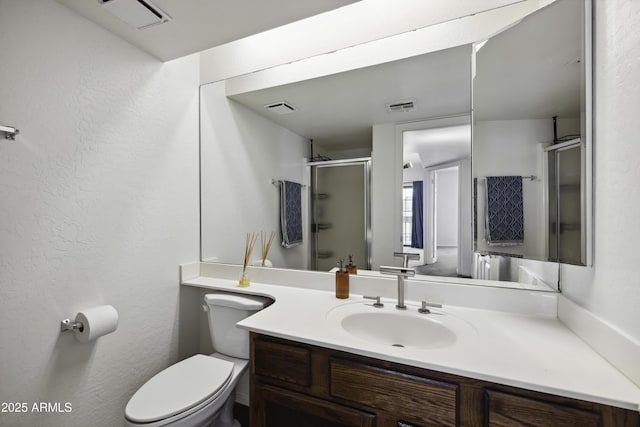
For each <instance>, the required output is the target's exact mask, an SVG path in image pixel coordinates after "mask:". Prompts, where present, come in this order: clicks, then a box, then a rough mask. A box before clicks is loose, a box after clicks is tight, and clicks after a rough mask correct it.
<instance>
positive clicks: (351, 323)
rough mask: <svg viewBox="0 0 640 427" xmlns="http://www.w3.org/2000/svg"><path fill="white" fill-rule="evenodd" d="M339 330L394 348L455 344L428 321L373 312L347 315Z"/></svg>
mask: <svg viewBox="0 0 640 427" xmlns="http://www.w3.org/2000/svg"><path fill="white" fill-rule="evenodd" d="M341 326H342V328H343V329H344V330H345V331H347V332H349V333H350V334H351V335H353V336H354V337H356V338H360V339H363V340H367V341H372V342H374V343H377V344H382V345H390V346H393V347H417V348H436V347H446V346H449V345H451V344H453V343H455V342H456V335H455V334H454V333H453V331H451V330H450V329H449V328H447V327H446V326H444V325H442V324H440V323H439V322H437V321H436V320H434V319H432V318H430V317H426V316H425V317H423V318H419V317H414V316H411V315H407V314H404V313H393V312H373V313H354V314H350V315H347V316H346V317H345V318H344V319H342V322H341Z"/></svg>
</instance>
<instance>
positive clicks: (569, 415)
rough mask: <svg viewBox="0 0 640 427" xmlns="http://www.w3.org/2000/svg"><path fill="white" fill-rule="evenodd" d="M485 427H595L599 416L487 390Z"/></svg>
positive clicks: (599, 420)
mask: <svg viewBox="0 0 640 427" xmlns="http://www.w3.org/2000/svg"><path fill="white" fill-rule="evenodd" d="M485 397H486V404H487V413H486V416H487V418H486V419H487V423H486V425H487V426H489V427H518V426H532V427H533V426H535V427H557V426H563V427H570V426H575V427H599V426H601V425H602V420H601V417H600V415H599V414H597V413H594V412H589V411H584V410H581V409H575V408H571V407H568V406H563V405H559V404H554V403H548V402H542V401H539V400H534V399H529V398H525V397H521V396H517V395H513V394H507V393H500V392H496V391H490V390H487V392H486V395H485Z"/></svg>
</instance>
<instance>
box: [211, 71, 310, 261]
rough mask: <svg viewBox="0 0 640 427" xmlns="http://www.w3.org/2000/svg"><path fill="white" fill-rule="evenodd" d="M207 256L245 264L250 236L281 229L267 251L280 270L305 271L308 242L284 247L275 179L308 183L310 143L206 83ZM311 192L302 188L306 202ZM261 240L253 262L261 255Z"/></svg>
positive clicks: (221, 87)
mask: <svg viewBox="0 0 640 427" xmlns="http://www.w3.org/2000/svg"><path fill="white" fill-rule="evenodd" d="M201 114H202V120H201V134H202V136H201V138H202V236H203V238H202V256H203V259H205V260H215V261H218V262H225V263H232V264H242V261H243V257H244V250H245V237H246V233H249V232H260V231H265V232H266V233H269V232H271V231H275V232H276V238H275V240H274V242H273V244H272V246H271V250H270V251H269V256H268V258H269V260H271V261H272V262H273V265H274V266H275V267H281V268H306V265H307V250H308V249H307V248H308V244H309V233H308V230H307V228H306V227H305V224H306V221H305V220H304V218H306V209H303V242H304V244H303V245H300V246H296V247H293V248H289V249H286V248H284V247H283V246H282V245H281V242H282V238H281V233H280V210H279V209H280V208H279V206H280V191H279V187H277V186H275V185H273V184H272V183H271V180H273V179H275V180H282V179H286V180H289V181H293V182H299V183H302V182H303V180H304V169H305V168H306V166H305V163H304V157H305V156H308V150H309V148H308V141H307V140H305V139H304V138H302V137H301V136H299V135H296V134H294V133H293V132H291V131H290V130H288V129H285V128H283V127H282V126H280V125H278V124H276V123H275V122H272V121H271V120H268V119H266V118H265V117H263V116H261V115H259V114H257V113H256V112H254V111H252V110H249V109H248V108H246V107H244V106H242V105H240V104H238V103H237V102H235V101H231V100H229V99H228V98H227V97H226V96H225V91H224V82H219V83H211V84H208V85H204V86H202V93H201ZM308 197H309V191H308V189H303V190H302V198H303V208H304V207H305V203H304V201H305V200H306V199H307V198H308ZM260 252H261V251H260V241H259V239H258V242H257V244H256V247H255V248H254V253H253V256H252V259H258V258H260Z"/></svg>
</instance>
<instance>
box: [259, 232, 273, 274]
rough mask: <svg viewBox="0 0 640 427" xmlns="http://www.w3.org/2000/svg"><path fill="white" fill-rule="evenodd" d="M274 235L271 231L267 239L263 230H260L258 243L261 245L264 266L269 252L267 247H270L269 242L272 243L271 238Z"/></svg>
mask: <svg viewBox="0 0 640 427" xmlns="http://www.w3.org/2000/svg"><path fill="white" fill-rule="evenodd" d="M274 237H276V232H275V231H272V232H271V234H269V240H267V233H265V232H264V231H261V232H260V244H261V245H262V264H261V265H262V266H263V267H264V264H265V262H266V261H267V254H268V253H269V249H271V243H273V238H274Z"/></svg>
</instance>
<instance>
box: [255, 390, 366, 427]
mask: <svg viewBox="0 0 640 427" xmlns="http://www.w3.org/2000/svg"><path fill="white" fill-rule="evenodd" d="M256 398H257V400H258V401H259V405H260V406H261V408H260V409H261V410H258V411H255V409H257V408H253V409H254V411H255V412H254V414H255V415H253V417H252V419H251V425H252V426H256V427H289V426H291V427H301V426H304V427H373V426H375V424H376V422H375V419H376V417H375V415H374V414H371V413H368V412H364V411H359V410H357V409H353V408H348V407H345V406H342V405H338V404H336V403H332V402H327V401H324V400H320V399H316V398H314V397H311V396H307V395H304V394H301V393H296V392H292V391H289V390H285V389H281V388H279V387H273V386H269V385H260V386H258V387H256Z"/></svg>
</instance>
